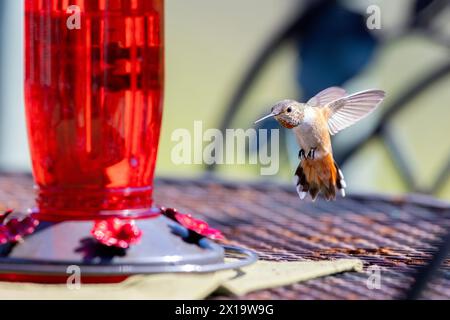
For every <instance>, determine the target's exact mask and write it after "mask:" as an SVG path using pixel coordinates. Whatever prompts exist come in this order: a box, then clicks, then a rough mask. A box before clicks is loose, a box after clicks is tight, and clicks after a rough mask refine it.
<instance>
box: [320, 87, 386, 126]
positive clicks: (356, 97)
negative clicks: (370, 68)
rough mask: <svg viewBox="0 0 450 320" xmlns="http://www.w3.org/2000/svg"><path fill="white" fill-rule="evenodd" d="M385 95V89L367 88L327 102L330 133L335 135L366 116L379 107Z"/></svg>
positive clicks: (326, 112) (326, 110) (326, 111)
mask: <svg viewBox="0 0 450 320" xmlns="http://www.w3.org/2000/svg"><path fill="white" fill-rule="evenodd" d="M384 96H385V93H384V91H383V90H365V91H361V92H357V93H354V94H351V95H349V96H346V97H343V98H340V99H338V100H335V101H332V102H331V103H329V104H327V105H326V106H325V108H326V109H325V114H326V115H327V116H328V129H329V131H330V134H332V135H334V134H336V133H338V132H339V131H341V130H343V129H345V128H347V127H349V126H351V125H352V124H354V123H356V122H358V121H359V120H361V119H362V118H364V117H366V116H367V115H368V114H369V113H371V112H372V111H373V110H375V108H376V107H378V105H379V104H380V103H381V102H382V101H383V99H384Z"/></svg>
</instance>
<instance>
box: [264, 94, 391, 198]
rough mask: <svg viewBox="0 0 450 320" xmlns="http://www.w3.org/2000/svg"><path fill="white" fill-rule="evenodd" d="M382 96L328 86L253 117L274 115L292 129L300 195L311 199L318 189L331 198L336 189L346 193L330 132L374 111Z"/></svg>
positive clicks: (287, 100)
mask: <svg viewBox="0 0 450 320" xmlns="http://www.w3.org/2000/svg"><path fill="white" fill-rule="evenodd" d="M384 97H385V92H384V91H383V90H377V89H370V90H365V91H361V92H357V93H354V94H350V95H349V94H347V92H346V91H345V90H344V89H342V88H339V87H330V88H327V89H325V90H323V91H321V92H319V93H318V94H317V95H315V96H314V97H312V98H311V99H309V100H308V101H307V102H306V103H301V102H298V101H295V100H290V99H286V100H282V101H279V102H277V103H276V104H275V105H274V106H273V107H272V109H271V112H270V114H268V115H267V116H265V117H262V118H261V119H259V120H257V121H255V123H257V122H259V121H262V120H264V119H267V118H270V117H274V118H275V119H276V120H277V121H278V123H279V124H280V125H282V126H283V127H285V128H288V129H292V130H293V132H294V134H295V136H296V139H297V142H298V144H299V146H300V150H299V153H298V157H299V160H300V163H299V165H298V167H297V170H296V171H295V177H296V189H297V193H298V195H299V197H300V199H302V200H303V199H304V198H305V197H306V196H307V194H308V193H309V195H310V196H311V198H312V200H313V201H314V200H315V199H316V198H317V195H318V194H319V193H322V194H323V195H324V197H325V199H326V200H334V199H335V198H336V191H339V192H340V193H341V195H342V197H345V188H346V187H347V185H346V183H345V180H344V175H343V173H342V171H341V169H339V166H338V165H337V163H336V161H335V160H334V158H333V150H332V148H331V136H332V135H335V134H336V133H338V132H339V131H341V130H343V129H345V128H347V127H349V126H351V125H352V124H354V123H356V122H358V121H359V120H361V119H363V118H364V117H366V116H367V115H369V114H370V113H371V112H372V111H374V110H375V109H376V108H377V107H378V106H379V105H380V103H381V102H382V101H383V99H384Z"/></svg>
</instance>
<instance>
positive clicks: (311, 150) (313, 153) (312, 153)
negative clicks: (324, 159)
mask: <svg viewBox="0 0 450 320" xmlns="http://www.w3.org/2000/svg"><path fill="white" fill-rule="evenodd" d="M316 149H317V148H311V149H309V152H308V155H307V158H310V159H313V160H314V157H315V156H316Z"/></svg>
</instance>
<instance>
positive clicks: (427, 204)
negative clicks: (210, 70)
mask: <svg viewBox="0 0 450 320" xmlns="http://www.w3.org/2000/svg"><path fill="white" fill-rule="evenodd" d="M155 201H156V204H157V205H161V206H165V207H175V208H177V209H179V210H180V211H182V212H183V211H184V212H191V213H193V214H194V215H196V216H198V217H199V218H203V219H205V220H207V221H208V222H209V223H210V224H211V225H212V226H213V227H216V228H219V229H221V230H222V231H223V232H224V233H225V235H226V236H227V238H228V239H229V242H230V243H232V244H238V245H241V246H246V247H248V248H251V249H254V250H255V251H257V252H258V254H259V255H260V258H261V259H266V260H276V261H292V260H306V259H312V260H322V259H336V258H359V259H361V260H362V261H364V264H365V267H366V268H368V267H370V266H377V267H376V268H378V270H380V275H381V281H380V285H381V286H380V288H379V289H370V288H369V286H367V282H368V278H369V275H370V273H369V272H368V273H355V272H352V273H343V274H338V275H334V276H328V277H323V278H318V279H314V280H310V281H306V282H303V283H298V284H294V285H290V286H285V287H281V288H277V289H271V290H262V291H258V292H254V293H251V294H248V295H245V296H242V297H239V298H241V299H393V298H401V297H402V296H403V295H404V294H405V292H406V291H407V290H408V288H409V287H410V286H411V284H412V281H413V277H414V274H415V273H416V271H417V269H418V267H420V266H423V265H424V264H426V263H427V262H428V261H429V259H430V257H431V256H432V254H433V253H434V252H435V250H436V246H437V244H438V243H439V241H440V238H441V237H442V236H443V235H444V234H445V233H446V232H447V230H448V229H449V227H450V206H449V205H448V204H447V203H444V202H441V201H438V200H434V199H431V198H427V197H423V196H406V197H387V196H386V197H384V196H376V195H350V196H348V197H347V198H345V199H338V200H337V201H335V202H326V201H324V200H322V199H319V200H318V201H316V202H315V203H312V202H311V201H300V200H299V199H298V197H297V195H296V193H295V189H294V187H292V186H284V185H276V184H270V183H258V184H236V183H228V182H224V181H218V180H214V179H208V180H173V179H158V180H157V182H156V189H155ZM32 203H33V190H32V180H31V177H30V176H27V175H2V176H1V177H0V210H2V209H4V208H7V207H8V208H16V209H17V210H25V209H26V208H27V207H29V206H30V205H32ZM372 270H374V269H373V267H372ZM213 298H216V299H224V298H226V297H222V296H215V297H213ZM424 298H428V299H450V260H449V259H447V260H446V261H445V263H444V264H443V266H442V267H441V269H440V270H439V274H438V277H437V278H435V279H434V280H433V281H432V282H431V283H430V285H429V287H428V289H427V290H426V292H425V294H424Z"/></svg>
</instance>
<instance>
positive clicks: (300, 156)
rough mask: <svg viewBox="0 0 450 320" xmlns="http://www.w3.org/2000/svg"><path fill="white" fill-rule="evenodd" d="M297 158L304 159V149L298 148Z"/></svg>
mask: <svg viewBox="0 0 450 320" xmlns="http://www.w3.org/2000/svg"><path fill="white" fill-rule="evenodd" d="M298 158H299V159H300V160H302V159H306V154H305V150H303V149H300V151H299V152H298Z"/></svg>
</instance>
